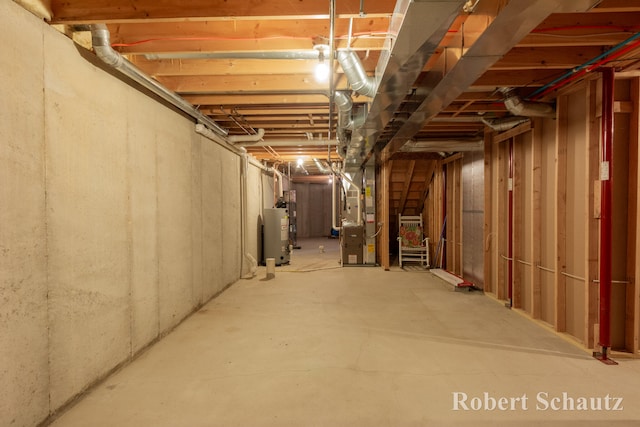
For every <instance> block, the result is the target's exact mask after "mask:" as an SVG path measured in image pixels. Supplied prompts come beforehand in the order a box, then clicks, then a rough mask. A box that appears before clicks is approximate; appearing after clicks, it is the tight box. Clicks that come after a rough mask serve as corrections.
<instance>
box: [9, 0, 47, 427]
mask: <svg viewBox="0 0 640 427" xmlns="http://www.w3.org/2000/svg"><path fill="white" fill-rule="evenodd" d="M17 9H19V12H22V13H16V10H17ZM25 13H26V12H24V11H22V10H21V9H20V8H19V7H18V6H17V5H15V4H14V3H13V2H0V16H2V17H3V19H2V20H3V25H2V26H0V40H2V43H1V46H2V47H1V48H0V50H1V51H2V54H0V70H1V71H0V76H1V78H0V99H2V102H0V384H1V385H0V425H5V426H8V425H16V426H20V425H33V424H35V423H36V422H38V421H39V420H41V419H42V418H44V417H45V416H46V415H47V413H48V404H49V371H48V357H49V356H48V352H47V350H48V345H49V344H48V331H47V245H46V238H45V237H46V233H47V229H46V225H45V199H44V193H45V167H44V158H45V146H44V127H43V123H44V94H43V92H42V87H43V78H44V77H43V74H42V68H43V61H44V58H43V49H44V46H43V45H42V37H43V28H42V24H41V23H40V22H38V21H37V20H36V19H35V18H33V19H26V20H25V19H23V18H22V15H24V14H25ZM25 52H29V55H25ZM15 82H21V83H20V84H16V83H15Z"/></svg>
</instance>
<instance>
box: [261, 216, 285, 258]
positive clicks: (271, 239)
mask: <svg viewBox="0 0 640 427" xmlns="http://www.w3.org/2000/svg"><path fill="white" fill-rule="evenodd" d="M262 244H263V251H262V253H263V258H264V259H263V262H264V263H266V260H267V258H274V259H275V261H276V265H282V264H288V263H289V211H288V209H286V208H273V209H265V210H264V227H263V236H262Z"/></svg>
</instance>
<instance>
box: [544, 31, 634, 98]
mask: <svg viewBox="0 0 640 427" xmlns="http://www.w3.org/2000/svg"><path fill="white" fill-rule="evenodd" d="M638 46H640V40H638V41H635V42H633V43H630V44H629V45H627V46H625V47H624V48H622V49H620V50H617V51H615V52H613V53H612V54H611V55H609V56H607V57H605V58H603V59H601V60H600V61H598V62H595V63H593V64H592V65H589V66H588V67H586V68H584V69H582V70H580V71H578V72H577V73H575V74H572V75H571V76H569V77H567V78H566V79H564V80H561V81H559V82H558V83H556V84H554V85H552V86H550V87H548V88H547V89H545V90H544V91H543V92H541V93H539V94H537V95H536V96H534V97H533V98H532V99H534V100H536V99H540V98H543V97H544V96H545V95H548V94H549V93H551V92H553V91H555V90H558V89H560V88H561V87H564V86H566V85H568V84H569V83H571V82H572V81H574V80H578V79H579V78H581V77H584V76H585V75H586V74H588V73H590V72H591V71H593V70H595V69H598V68H600V67H602V66H603V65H604V64H606V63H608V62H611V61H613V60H615V59H617V58H619V57H621V56H622V55H624V54H625V53H628V52H631V51H632V50H634V49H635V48H637V47H638Z"/></svg>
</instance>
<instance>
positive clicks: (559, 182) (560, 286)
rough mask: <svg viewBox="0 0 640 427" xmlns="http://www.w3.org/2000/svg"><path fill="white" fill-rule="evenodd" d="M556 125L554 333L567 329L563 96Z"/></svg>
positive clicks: (565, 117)
mask: <svg viewBox="0 0 640 427" xmlns="http://www.w3.org/2000/svg"><path fill="white" fill-rule="evenodd" d="M556 108H557V111H558V125H557V128H556V129H557V131H556V141H557V143H556V173H555V174H556V192H555V193H556V211H555V215H554V217H555V222H556V226H555V229H556V239H557V240H556V265H555V271H556V273H555V289H556V294H555V304H554V306H555V311H556V316H555V320H556V324H555V325H554V326H555V329H556V331H559V332H563V331H565V330H566V328H567V324H566V313H565V309H566V285H567V284H566V279H565V276H564V275H562V274H561V273H560V272H562V271H565V268H566V253H567V246H566V240H567V234H566V222H565V221H566V217H567V201H566V198H567V135H566V130H567V126H568V114H567V110H568V102H567V99H566V97H565V96H560V97H558V100H557V107H556Z"/></svg>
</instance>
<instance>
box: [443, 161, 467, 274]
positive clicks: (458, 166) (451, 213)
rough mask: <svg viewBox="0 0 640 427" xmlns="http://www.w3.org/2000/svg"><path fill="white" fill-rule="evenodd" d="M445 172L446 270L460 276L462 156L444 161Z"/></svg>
mask: <svg viewBox="0 0 640 427" xmlns="http://www.w3.org/2000/svg"><path fill="white" fill-rule="evenodd" d="M444 163H445V171H446V192H447V193H446V205H447V206H446V210H447V215H446V216H447V226H446V245H445V247H446V269H447V270H449V271H451V272H452V273H455V274H457V275H459V276H462V265H463V264H462V155H456V156H455V158H448V159H445V160H444Z"/></svg>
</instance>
